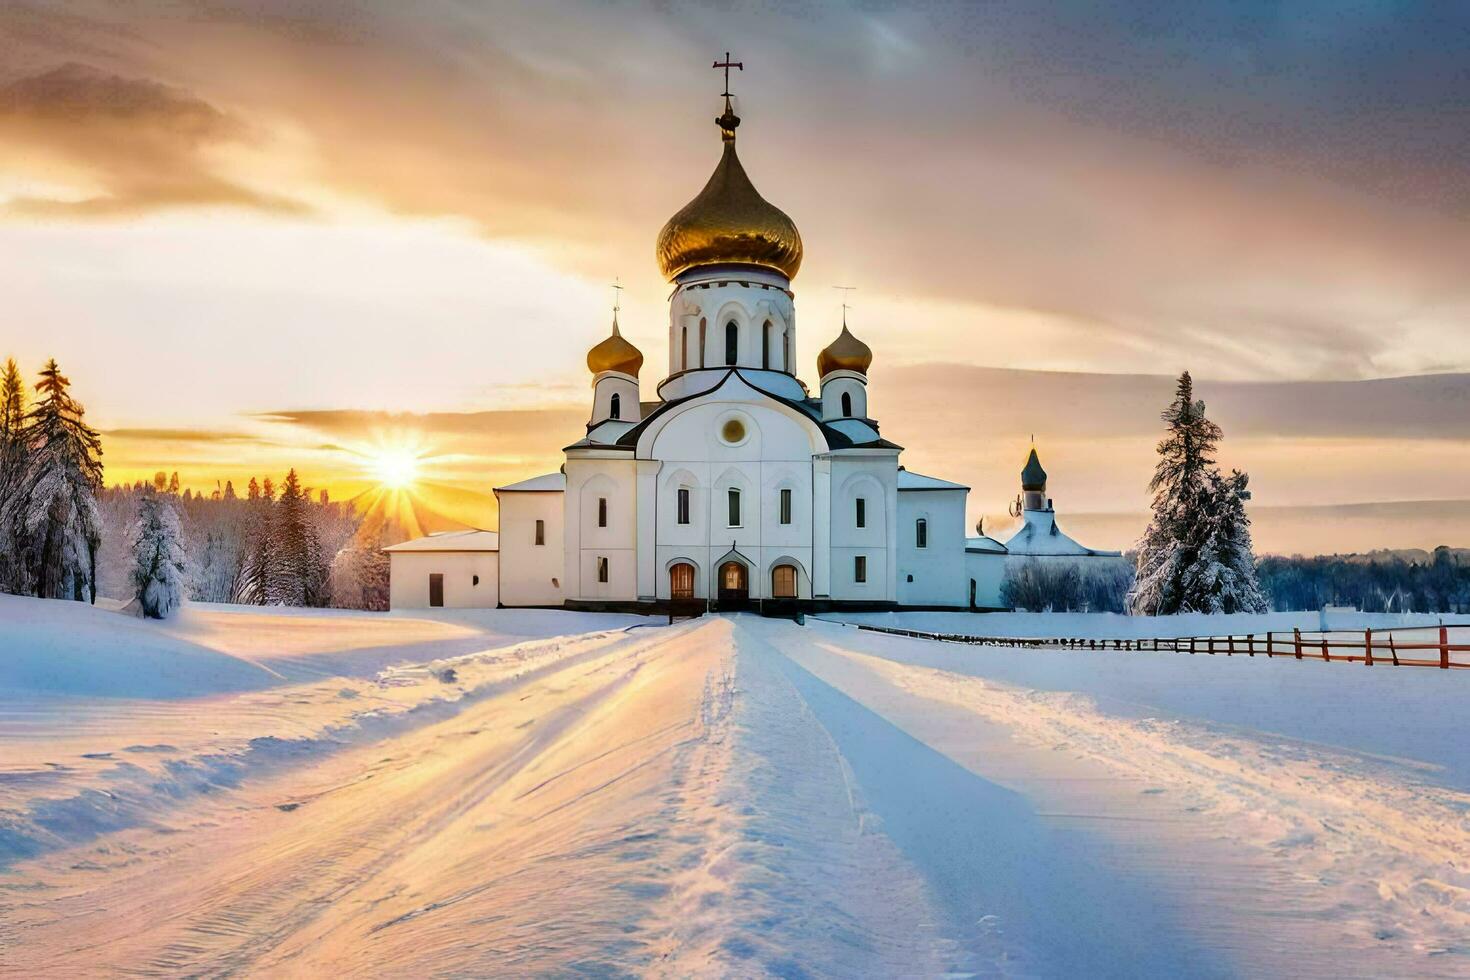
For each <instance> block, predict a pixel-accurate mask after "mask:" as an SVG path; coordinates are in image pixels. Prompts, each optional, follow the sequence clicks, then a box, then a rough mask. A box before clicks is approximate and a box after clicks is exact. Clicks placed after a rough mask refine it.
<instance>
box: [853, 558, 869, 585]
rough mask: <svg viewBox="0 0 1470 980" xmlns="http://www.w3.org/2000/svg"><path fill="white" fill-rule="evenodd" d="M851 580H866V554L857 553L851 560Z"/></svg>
mask: <svg viewBox="0 0 1470 980" xmlns="http://www.w3.org/2000/svg"><path fill="white" fill-rule="evenodd" d="M852 580H853V581H854V582H858V583H863V582H866V581H867V580H868V556H867V555H857V556H855V557H854V558H853V560H852Z"/></svg>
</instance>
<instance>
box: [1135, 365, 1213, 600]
mask: <svg viewBox="0 0 1470 980" xmlns="http://www.w3.org/2000/svg"><path fill="white" fill-rule="evenodd" d="M1162 418H1163V420H1164V422H1165V423H1166V424H1167V425H1168V429H1169V431H1168V433H1167V434H1166V435H1165V436H1164V439H1163V441H1161V442H1160V443H1159V447H1158V451H1159V462H1158V465H1157V467H1156V468H1155V470H1154V475H1153V479H1152V480H1150V481H1149V485H1148V488H1149V491H1150V492H1152V493H1153V495H1154V499H1153V517H1152V519H1151V520H1150V521H1149V525H1148V528H1147V530H1145V531H1144V534H1143V538H1142V540H1140V541H1139V543H1138V558H1137V568H1138V571H1137V576H1136V578H1135V579H1134V584H1133V591H1132V592H1131V593H1130V594H1129V597H1128V605H1129V609H1130V611H1132V612H1133V613H1134V615H1153V616H1159V615H1167V614H1170V613H1177V612H1191V611H1204V610H1205V609H1207V608H1208V606H1209V598H1208V596H1207V593H1205V592H1203V591H1201V589H1202V587H1203V586H1202V582H1203V579H1202V578H1201V577H1200V576H1199V575H1197V574H1193V573H1192V570H1193V569H1194V566H1195V563H1196V562H1197V561H1198V560H1199V557H1200V550H1201V548H1202V547H1204V545H1205V542H1206V539H1207V537H1208V536H1209V533H1210V526H1209V525H1210V511H1211V509H1212V506H1213V497H1212V493H1211V491H1212V486H1211V481H1210V474H1211V470H1212V467H1213V466H1214V463H1215V459H1214V452H1215V445H1216V443H1218V442H1219V440H1220V427H1219V426H1218V425H1216V424H1215V423H1214V422H1211V421H1210V420H1209V419H1208V418H1206V417H1205V403H1204V402H1202V401H1196V400H1195V398H1194V381H1193V379H1192V378H1190V376H1189V372H1188V371H1185V372H1184V373H1183V374H1181V375H1180V376H1179V381H1178V384H1177V386H1176V388H1175V394H1174V400H1173V401H1172V402H1171V403H1170V404H1169V407H1168V408H1167V409H1165V410H1164V413H1163V416H1162Z"/></svg>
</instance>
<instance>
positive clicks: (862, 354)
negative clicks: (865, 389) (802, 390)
mask: <svg viewBox="0 0 1470 980" xmlns="http://www.w3.org/2000/svg"><path fill="white" fill-rule="evenodd" d="M872 363H873V349H872V348H871V347H869V346H868V345H867V344H865V343H863V342H862V341H861V340H858V339H857V338H856V337H854V336H853V335H852V332H851V331H849V330H848V329H847V321H845V320H844V321H843V323H842V332H841V333H840V334H838V335H837V339H836V340H834V341H832V343H830V344H828V345H827V346H826V347H824V348H822V352H821V353H820V354H818V355H817V377H818V378H825V377H826V376H827V375H828V374H830V373H831V372H833V371H856V372H857V373H858V374H861V375H862V376H863V377H867V376H868V368H869V367H870V366H871V365H872Z"/></svg>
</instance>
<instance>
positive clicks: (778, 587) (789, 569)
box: [771, 565, 796, 599]
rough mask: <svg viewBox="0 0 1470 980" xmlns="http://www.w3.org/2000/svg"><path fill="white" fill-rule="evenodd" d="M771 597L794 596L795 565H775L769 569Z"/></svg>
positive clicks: (788, 597) (793, 597) (784, 597)
mask: <svg viewBox="0 0 1470 980" xmlns="http://www.w3.org/2000/svg"><path fill="white" fill-rule="evenodd" d="M771 598H772V599H795V598H796V566H795V565H777V566H776V567H775V568H773V569H771Z"/></svg>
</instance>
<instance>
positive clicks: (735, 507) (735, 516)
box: [728, 488, 740, 527]
mask: <svg viewBox="0 0 1470 980" xmlns="http://www.w3.org/2000/svg"><path fill="white" fill-rule="evenodd" d="M728 501H729V505H730V513H729V515H728V516H729V518H730V521H729V526H730V527H740V491H739V490H735V489H733V488H732V489H731V490H730V491H729V493H728Z"/></svg>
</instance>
